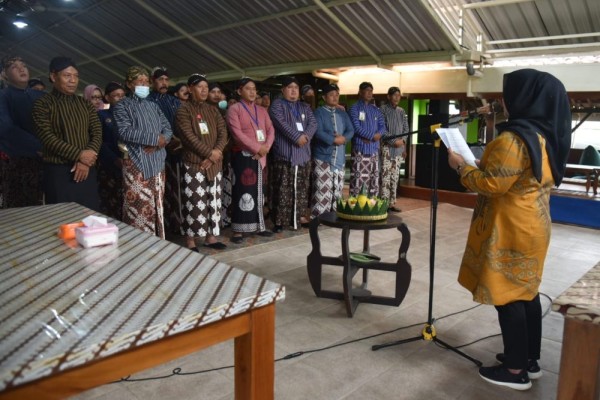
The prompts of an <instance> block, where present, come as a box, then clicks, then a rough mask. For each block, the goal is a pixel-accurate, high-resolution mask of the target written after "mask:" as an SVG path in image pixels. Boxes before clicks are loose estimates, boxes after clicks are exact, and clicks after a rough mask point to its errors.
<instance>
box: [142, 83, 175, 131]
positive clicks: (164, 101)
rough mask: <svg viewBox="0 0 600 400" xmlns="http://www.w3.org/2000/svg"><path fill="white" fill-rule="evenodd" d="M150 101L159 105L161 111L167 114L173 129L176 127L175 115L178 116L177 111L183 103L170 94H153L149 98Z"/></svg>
mask: <svg viewBox="0 0 600 400" xmlns="http://www.w3.org/2000/svg"><path fill="white" fill-rule="evenodd" d="M148 100H150V101H153V102H155V103H156V104H158V107H159V108H160V111H162V112H163V114H165V117H167V121H169V123H170V124H171V129H174V127H175V115H177V109H178V108H179V106H181V101H180V100H179V99H178V98H177V97H175V96H171V95H170V94H166V93H165V94H160V93H159V92H152V93H150V95H149V96H148Z"/></svg>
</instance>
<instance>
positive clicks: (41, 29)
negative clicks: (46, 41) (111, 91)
mask: <svg viewBox="0 0 600 400" xmlns="http://www.w3.org/2000/svg"><path fill="white" fill-rule="evenodd" d="M30 25H31V24H30ZM36 28H37V29H39V30H40V31H41V32H43V33H44V34H46V35H48V36H49V37H51V38H52V39H53V40H55V41H56V42H58V43H60V44H61V45H63V46H65V47H67V48H69V49H71V50H73V51H75V52H77V53H79V54H80V55H82V56H84V57H85V58H87V59H88V61H91V62H93V63H94V64H96V65H99V66H100V67H101V68H103V69H105V70H107V71H108V72H110V73H111V74H114V75H115V76H121V75H122V74H123V73H122V72H118V71H116V70H114V69H112V68H109V67H107V66H106V65H104V64H103V63H101V62H98V60H95V59H94V58H93V57H92V56H90V55H89V54H87V53H85V52H84V51H81V50H79V49H78V48H77V47H75V46H73V45H71V44H70V43H68V42H66V41H65V40H63V39H61V38H59V37H58V36H56V35H55V34H53V33H52V32H49V31H48V30H46V29H44V28H40V27H39V26H38V27H36Z"/></svg>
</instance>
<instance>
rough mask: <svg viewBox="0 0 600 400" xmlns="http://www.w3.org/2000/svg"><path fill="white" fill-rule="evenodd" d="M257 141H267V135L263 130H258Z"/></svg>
mask: <svg viewBox="0 0 600 400" xmlns="http://www.w3.org/2000/svg"><path fill="white" fill-rule="evenodd" d="M256 140H258V141H259V142H264V141H265V133H264V132H263V130H262V129H257V130H256Z"/></svg>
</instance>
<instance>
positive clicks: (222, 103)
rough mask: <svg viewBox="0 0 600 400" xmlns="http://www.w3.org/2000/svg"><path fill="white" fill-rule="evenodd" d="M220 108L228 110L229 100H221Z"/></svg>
mask: <svg viewBox="0 0 600 400" xmlns="http://www.w3.org/2000/svg"><path fill="white" fill-rule="evenodd" d="M219 108H220V109H221V110H227V100H221V101H220V102H219Z"/></svg>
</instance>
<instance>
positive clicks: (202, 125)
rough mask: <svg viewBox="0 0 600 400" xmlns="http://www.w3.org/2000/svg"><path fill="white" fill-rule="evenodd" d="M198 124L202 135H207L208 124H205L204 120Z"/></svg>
mask: <svg viewBox="0 0 600 400" xmlns="http://www.w3.org/2000/svg"><path fill="white" fill-rule="evenodd" d="M198 125H199V126H200V133H201V134H202V135H208V125H207V124H206V122H204V121H202V122H199V123H198Z"/></svg>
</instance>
